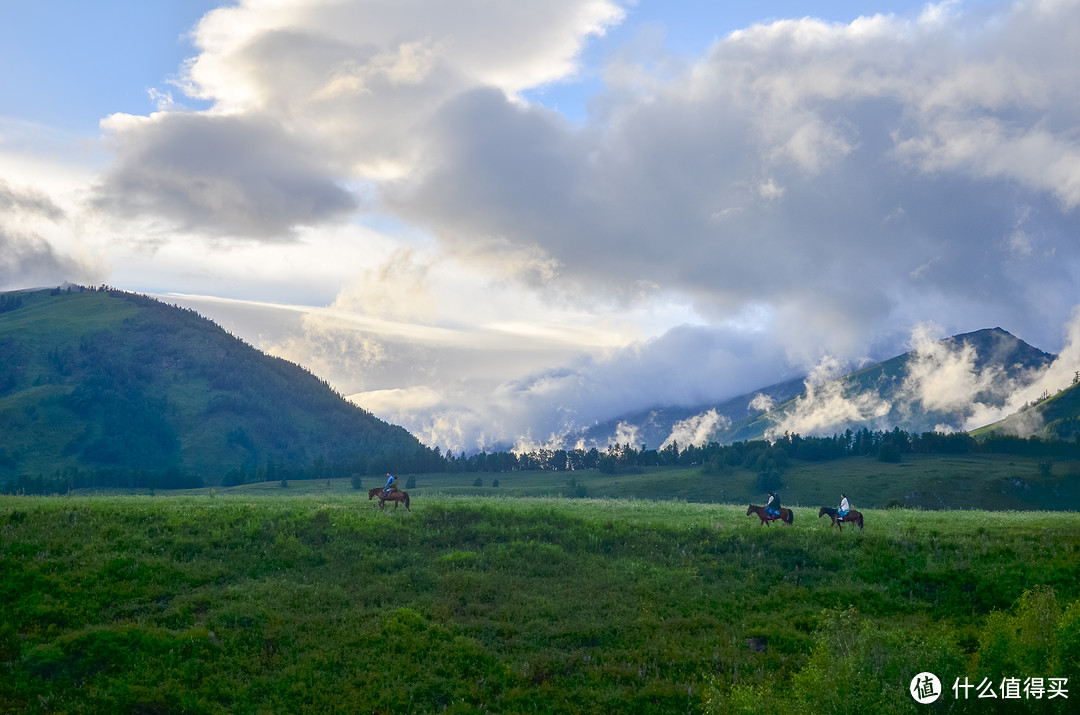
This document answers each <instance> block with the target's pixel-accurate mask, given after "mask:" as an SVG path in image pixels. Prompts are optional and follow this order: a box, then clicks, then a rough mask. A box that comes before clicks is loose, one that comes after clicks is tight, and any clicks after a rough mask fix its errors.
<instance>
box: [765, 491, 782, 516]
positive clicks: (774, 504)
mask: <svg viewBox="0 0 1080 715" xmlns="http://www.w3.org/2000/svg"><path fill="white" fill-rule="evenodd" d="M765 513H766V514H768V515H769V518H771V519H779V518H780V497H778V496H776V492H769V501H767V502H765Z"/></svg>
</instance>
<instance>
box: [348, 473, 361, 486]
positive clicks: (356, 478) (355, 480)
mask: <svg viewBox="0 0 1080 715" xmlns="http://www.w3.org/2000/svg"><path fill="white" fill-rule="evenodd" d="M349 484H351V485H352V488H353V489H363V487H364V485H363V481H362V480H361V479H360V475H359V474H354V475H352V479H350V480H349Z"/></svg>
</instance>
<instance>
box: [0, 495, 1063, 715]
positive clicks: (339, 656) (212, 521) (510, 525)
mask: <svg viewBox="0 0 1080 715" xmlns="http://www.w3.org/2000/svg"><path fill="white" fill-rule="evenodd" d="M311 486H312V487H313V486H314V485H311ZM323 486H325V485H323ZM866 513H867V530H866V531H865V532H863V533H857V532H856V533H850V532H849V531H845V532H844V533H843V534H840V533H836V532H834V531H832V530H831V529H830V528H829V527H828V524H827V523H826V521H825V520H818V519H817V518H816V514H817V512H816V510H812V509H809V508H796V522H795V523H796V526H795V527H794V528H778V527H775V526H774V527H772V528H763V527H760V526H758V525H757V519H756V518H753V519H752V518H748V517H746V515H745V507H742V508H739V507H733V506H724V505H708V504H688V503H680V502H666V503H665V502H651V501H634V500H630V501H627V500H593V499H574V500H568V499H553V498H512V497H503V498H487V499H476V498H475V497H468V498H467V497H448V496H441V497H440V496H434V495H432V496H426V497H419V498H416V499H415V500H414V502H413V512H412V513H406V512H403V511H401V510H399V511H398V512H396V513H394V512H380V511H379V510H378V509H377V508H376V507H375V506H374V504H373V503H372V502H369V501H367V499H366V495H358V494H356V493H351V494H350V493H343V492H340V493H336V494H335V493H329V492H327V493H324V494H319V495H299V494H296V493H295V492H286V490H283V489H280V488H279V489H278V491H277V492H273V493H267V494H266V495H262V496H259V495H252V494H249V495H238V494H234V495H228V496H226V495H224V494H222V493H217V494H216V496H213V497H210V496H207V495H201V496H188V497H180V496H170V497H167V498H163V497H150V496H127V497H94V498H79V497H63V498H17V497H0V525H2V528H0V539H2V540H0V546H2V550H0V572H2V573H3V574H4V578H3V580H2V581H0V599H2V601H3V603H4V604H5V608H4V610H3V620H2V622H0V705H2V706H3V707H2V708H0V710H3V711H7V712H23V711H30V712H57V711H68V712H79V711H104V710H108V711H114V712H136V711H139V712H145V711H162V712H164V711H181V710H183V711H187V712H269V711H275V712H331V711H339V712H351V711H365V712H367V711H375V712H391V711H394V712H406V711H407V712H436V711H441V710H443V709H444V708H445V709H448V710H450V711H456V712H475V711H479V710H484V709H488V710H491V711H493V712H526V711H540V712H615V711H618V712H657V711H661V712H686V711H691V712H698V711H702V710H712V711H716V712H725V711H739V708H740V707H741V703H749V704H750V705H752V706H753V707H754V708H755V709H756V711H758V712H761V711H765V712H771V711H775V712H782V711H792V710H791V708H796V710H799V711H806V710H802V708H803V707H806V708H812V707H815V706H817V707H821V703H820V702H817V701H815V700H814V698H816V697H819V696H818V695H816V694H815V693H814V692H812V691H815V690H819V689H820V688H815V687H814V685H815V683H816V684H817V685H819V686H820V685H821V681H822V679H823V678H826V677H827V676H829V675H830V671H829V670H828V669H829V668H830V667H836V665H835V664H837V663H839V664H844V663H849V664H852V663H854V665H856V666H858V667H857V668H855V670H856V671H858V672H863V671H866V672H869V674H870V676H872V677H871V678H870V679H869V680H866V679H865V678H864V680H859V679H858V678H855V677H854V676H851V674H850V673H849V674H848V675H849V676H851V677H848V678H847V680H848V681H850V682H855V683H859V684H860V687H864V688H878V690H879V691H880V692H878V693H877V695H878V700H879V702H878V705H876V706H875V707H876V710H874V711H875V712H880V711H883V710H882V708H884V711H893V712H907V711H913V710H911V708H912V707H913V706H914V702H913V701H912V700H911V699H910V698H909V697H908V696H907V694H906V687H907V682H906V680H904V681H903V682H897V681H898V679H899V680H902V678H891V679H890V678H887V677H885V676H884V673H886V672H891V671H890V669H892V670H896V671H897V672H899V673H900V675H904V674H906V677H907V679H910V677H911V676H913V675H914V674H915V673H916V672H918V670H917V669H916V670H911V668H920V669H921V668H923V667H927V666H928V664H929V665H932V666H933V667H934V668H938V669H939V675H941V676H942V680H943V681H944V680H946V678H948V682H949V683H951V682H952V677H956V676H960V675H963V674H965V673H970V674H971V675H972V676H976V675H979V674H985V675H993V674H994V673H992V672H990V671H989V669H990V668H991V665H992V660H991V659H990V658H989V656H990V654H991V648H990V645H987V644H990V643H991V640H992V639H990V636H993V635H994V633H996V632H990V631H988V630H987V629H988V628H989V627H990V625H992V624H993V623H994V621H993V618H994V617H996V616H992V614H994V613H995V612H999V613H1000V614H1004V615H1002V616H1001V618H1004V619H1006V620H1004V621H1002V624H1003V625H1001V632H1002V633H1005V634H1006V636H1008V634H1009V633H1012V632H1014V631H1015V632H1020V629H1019V627H1016V628H1014V627H1013V626H1014V625H1015V624H1014V623H1013V622H1012V621H1008V618H1012V617H1013V615H1011V614H1015V617H1016V618H1020V617H1021V616H1022V615H1023V614H1024V613H1027V611H1025V610H1023V609H1022V608H1021V605H1017V604H1018V600H1019V599H1021V598H1022V597H1023V596H1024V594H1025V591H1028V592H1029V593H1030V589H1038V588H1039V587H1042V589H1043V590H1039V591H1037V592H1038V593H1040V594H1042V597H1043V600H1042V601H1040V602H1039V603H1041V604H1042V605H1043V606H1044V607H1045V608H1044V609H1043V610H1047V609H1049V611H1053V614H1052V615H1053V619H1052V621H1053V623H1052V626H1051V628H1050V632H1051V633H1052V634H1056V633H1059V632H1060V633H1061V634H1063V635H1062V636H1061V637H1060V638H1058V639H1057V640H1054V641H1053V642H1050V641H1046V642H1045V643H1041V642H1040V643H1039V644H1037V647H1034V649H1033V650H1032V648H1029V650H1032V652H1035V653H1045V655H1044V656H1043V661H1042V662H1041V664H1036V665H1031V666H1029V667H1030V668H1038V669H1039V670H1035V671H1033V672H1014V671H1015V670H1016V669H1017V668H1019V667H1020V666H1018V665H1016V664H1015V663H1012V664H1010V663H1009V662H1004V664H1000V663H999V664H998V666H995V667H999V668H1004V669H1005V672H1004V673H1003V674H1004V675H1009V676H1019V677H1025V676H1050V675H1053V674H1054V673H1055V672H1058V671H1060V670H1061V669H1062V668H1067V667H1070V666H1067V665H1063V663H1065V661H1064V660H1063V659H1062V656H1061V655H1060V654H1061V653H1063V652H1066V651H1065V650H1064V649H1066V648H1067V647H1071V646H1070V644H1071V643H1073V641H1071V640H1069V638H1071V637H1072V636H1070V635H1069V634H1070V633H1074V631H1075V630H1076V628H1074V627H1073V626H1076V625H1080V607H1077V606H1073V607H1071V608H1070V604H1072V603H1073V602H1075V601H1076V600H1077V599H1078V598H1080V580H1078V576H1080V545H1078V543H1077V536H1076V534H1077V533H1080V516H1078V515H1076V514H1070V513H1057V514H1049V513H1037V514H1035V513H1027V514H1020V513H987V512H949V513H942V512H912V511H896V510H893V511H872V510H870V511H867V512H866ZM1046 589H1052V593H1051V592H1049V591H1048V590H1046ZM1047 593H1051V595H1050V597H1049V599H1047V598H1045V596H1046V594H1047ZM1054 609H1057V610H1054ZM1070 619H1072V620H1070ZM999 620H1000V619H999ZM1070 624H1072V625H1070ZM1069 628H1073V631H1070V630H1069ZM852 633H855V634H862V636H861V637H857V638H856V639H855V640H856V641H858V642H861V643H881V644H885V646H884V651H882V650H881V649H880V648H879V649H878V650H877V651H874V652H867V654H866V655H865V656H863V655H860V654H859V653H860V652H859V651H858V649H857V648H853V647H851V646H850V645H849V646H843V644H844V643H846V642H847V641H849V640H851V635H850V634H852ZM1006 636H1003V637H1006ZM1010 637H1011V636H1010ZM1077 637H1078V638H1080V635H1078V636H1077ZM1077 642H1080V640H1078V641H1077ZM913 643H922V644H923V647H922V651H921V652H920V649H919V648H913V647H912V644H913ZM841 646H843V647H842V648H841ZM838 648H839V649H840V650H837V649H838ZM830 649H831V650H830ZM1021 650H1022V648H1012V649H1011V651H1016V652H1020V651H1021ZM830 652H831V653H833V656H834V657H832V658H831V659H830V660H829V662H828V663H832V664H833V665H829V664H828V663H825V662H823V661H822V660H821V655H820V654H822V653H830ZM994 652H996V651H994ZM1025 652H1026V651H1025ZM1069 652H1071V651H1069ZM1071 667H1073V668H1074V669H1075V661H1074V664H1073V665H1072V666H1071ZM860 668H861V669H862V670H861V671H860V670H859V669H860ZM1010 668H1011V669H1012V670H1009V669H1010ZM875 669H877V670H875ZM931 669H933V668H931ZM980 669H981V670H980ZM946 671H947V672H946ZM1052 671H1053V672H1052ZM864 675H865V673H864ZM815 679H816V680H815ZM871 681H872V683H877V684H876V685H873V684H871ZM835 690H836V688H835V687H833V688H832V689H831V690H830V692H832V691H835ZM870 694H872V693H868V692H864V693H862V696H863V697H865V696H867V695H870ZM1074 695H1075V694H1074ZM821 697H824V695H822V696H821ZM976 704H977V705H981V704H982V703H976ZM1039 705H1040V707H1041V709H1039V710H1037V711H1038V712H1066V711H1067V710H1063V709H1056V710H1055V707H1057V703H1050V704H1048V703H1047V702H1045V701H1044V702H1041V703H1040V704H1039ZM972 711H973V712H976V711H977V712H985V711H986V710H985V708H984V709H983V710H978V709H977V708H973V709H972Z"/></svg>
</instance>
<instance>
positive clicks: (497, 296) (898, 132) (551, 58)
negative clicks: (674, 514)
mask: <svg viewBox="0 0 1080 715" xmlns="http://www.w3.org/2000/svg"><path fill="white" fill-rule="evenodd" d="M2 13H3V22H0V290H9V289H17V288H21V287H28V286H38V285H50V284H56V283H59V282H61V281H64V280H71V281H76V282H83V283H93V284H97V283H109V284H112V285H117V286H119V287H122V288H127V289H130V290H137V291H141V292H147V293H153V294H157V295H164V296H168V298H169V300H172V301H175V302H182V303H185V304H188V305H192V306H194V307H196V308H198V309H199V310H200V311H202V312H204V313H205V314H207V315H208V316H209V317H211V318H214V319H215V320H219V321H220V322H222V323H223V324H225V325H226V326H227V327H228V328H229V329H230V330H232V331H233V332H234V333H236V334H238V335H240V336H242V337H244V338H245V339H247V340H249V341H250V342H252V343H253V344H255V345H257V346H259V347H261V348H263V349H265V350H267V351H269V352H273V353H275V354H278V355H282V356H284V357H287V358H289V359H291V360H295V361H296V362H299V363H302V364H304V365H306V366H308V367H310V368H311V369H313V370H314V371H315V372H316V373H318V374H320V375H322V376H324V377H325V378H327V379H328V380H330V382H331V383H332V384H334V385H335V387H337V388H338V389H339V390H341V391H342V392H343V393H345V394H348V395H351V396H353V398H354V399H355V400H356V401H357V402H358V403H360V404H362V405H364V406H365V407H367V408H368V409H371V410H372V411H374V412H376V413H377V414H379V415H380V416H383V417H385V418H386V419H389V420H391V421H394V422H397V423H399V424H403V425H405V426H406V427H408V428H409V429H410V430H412V431H414V433H416V434H417V435H418V436H420V437H421V438H422V439H424V440H425V441H426V442H427V443H429V444H432V445H440V446H443V447H444V448H453V449H455V450H456V449H463V448H464V449H469V448H474V447H479V446H490V445H496V444H501V445H505V444H507V443H520V444H525V443H536V442H545V441H548V440H551V439H559V438H562V437H564V436H567V435H572V434H573V433H574V431H575V430H578V429H581V428H582V427H585V426H588V425H590V424H593V423H595V422H598V421H607V420H610V419H613V418H616V417H618V416H619V415H621V414H624V413H627V412H632V411H640V410H643V409H648V408H650V407H654V406H663V405H682V406H701V405H707V404H708V403H709V402H710V401H718V400H722V399H726V398H728V397H731V396H733V395H737V394H742V393H744V392H748V391H752V390H754V389H755V388H759V387H762V386H763V385H767V384H770V383H772V382H776V381H778V380H780V379H785V378H790V377H793V376H796V375H802V374H808V373H810V372H812V371H820V370H821V369H823V366H826V367H829V368H830V369H832V368H833V367H834V366H836V365H847V366H857V365H859V364H862V363H863V362H864V361H866V360H869V359H874V358H883V357H890V356H891V355H893V354H896V353H897V352H900V351H902V350H905V349H907V348H909V347H911V345H912V344H914V342H915V340H916V336H922V337H920V338H919V339H922V338H923V337H925V336H926V335H936V336H938V337H941V336H945V335H949V334H955V333H960V332H966V331H971V330H977V329H980V328H985V327H994V326H1001V327H1003V328H1005V329H1007V330H1009V331H1010V332H1013V333H1014V334H1016V335H1017V336H1018V337H1020V338H1022V339H1025V340H1027V341H1028V342H1030V343H1032V344H1034V345H1036V346H1037V347H1040V348H1042V349H1045V350H1049V351H1055V352H1056V351H1064V352H1068V350H1069V346H1071V345H1072V344H1073V337H1072V334H1073V332H1072V328H1071V327H1070V326H1072V325H1073V320H1074V316H1075V315H1076V313H1075V308H1076V304H1077V303H1078V302H1080V301H1077V299H1076V284H1077V279H1078V277H1080V248H1078V247H1077V244H1076V241H1075V236H1076V232H1077V229H1078V228H1080V223H1078V213H1077V212H1078V210H1080V140H1078V139H1077V136H1076V132H1075V127H1076V126H1077V125H1078V124H1080V116H1078V115H1077V109H1076V108H1077V107H1080V96H1078V94H1080V81H1078V80H1080V77H1078V76H1077V69H1076V68H1077V67H1080V49H1078V48H1077V47H1076V43H1075V42H1074V41H1073V38H1074V37H1075V34H1076V32H1077V31H1078V27H1080V3H1078V2H1073V1H1070V0H1062V1H1060V2H1051V3H1047V2H1036V1H1035V0H1019V1H1017V2H990V1H983V0H967V1H966V2H965V1H959V2H956V1H950V2H944V3H936V4H935V3H909V2H877V3H869V2H868V3H850V2H842V3H812V2H760V3H704V2H703V3H691V2H682V3H659V2H630V1H629V0H625V1H622V2H620V1H619V0H515V2H507V3H491V2H487V1H486V0H454V2H446V1H444V0H395V2H376V1H375V0H340V1H338V2H324V1H322V0H320V1H318V2H316V1H315V0H283V1H282V2H275V3H262V2H255V1H254V0H251V1H250V2H241V3H236V4H229V5H222V6H218V5H216V4H214V3H208V2H179V1H172V0H164V1H161V2H150V3H129V2H115V1H114V2H96V3H83V2H74V1H69V2H62V1H59V0H42V1H40V2H33V3H13V2H9V3H5V4H4V6H3V10H2ZM688 356H692V358H689V359H688ZM943 360H944V359H943ZM943 364H944V362H943ZM949 364H950V365H952V366H953V367H954V368H956V366H957V365H959V366H960V369H961V372H963V368H964V365H963V363H956V361H955V360H954V361H952V362H951V363H949ZM1071 374H1072V373H1071V372H1069V375H1070V376H1071ZM980 379H981V377H980ZM987 379H989V378H987ZM962 382H963V381H962ZM968 382H970V383H971V384H982V383H980V382H979V379H974V378H972V379H971V380H968V381H967V382H965V384H967V383H968ZM972 414H976V412H974V411H973V412H972ZM979 414H981V413H979ZM984 416H985V415H984ZM826 424H827V423H826Z"/></svg>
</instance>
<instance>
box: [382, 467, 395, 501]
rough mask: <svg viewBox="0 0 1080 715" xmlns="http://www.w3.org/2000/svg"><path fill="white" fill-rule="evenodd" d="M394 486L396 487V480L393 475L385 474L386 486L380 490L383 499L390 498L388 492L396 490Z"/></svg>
mask: <svg viewBox="0 0 1080 715" xmlns="http://www.w3.org/2000/svg"><path fill="white" fill-rule="evenodd" d="M396 485H397V479H395V478H394V475H393V474H391V473H390V472H387V473H386V486H385V487H383V490H382V491H383V496H384V497H388V496H390V492H392V491H394V489H396V488H397V487H396Z"/></svg>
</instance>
